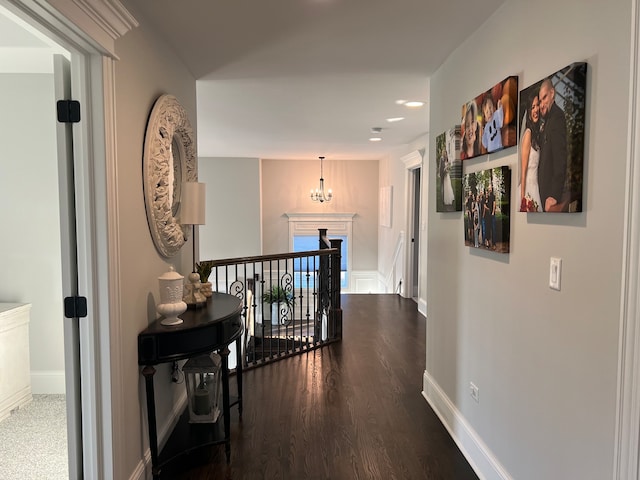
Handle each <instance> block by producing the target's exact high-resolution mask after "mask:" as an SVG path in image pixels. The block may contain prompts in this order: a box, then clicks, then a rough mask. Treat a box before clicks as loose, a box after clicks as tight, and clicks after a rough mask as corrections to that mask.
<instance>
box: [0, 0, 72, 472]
mask: <svg viewBox="0 0 640 480" xmlns="http://www.w3.org/2000/svg"><path fill="white" fill-rule="evenodd" d="M0 32H1V33H0V47H2V48H1V53H2V62H0V97H2V102H1V103H2V105H3V107H4V109H5V112H11V114H10V115H5V116H4V118H3V119H1V120H0V124H1V127H0V128H2V130H3V131H4V132H5V133H6V135H5V140H6V141H5V145H4V147H5V149H4V151H5V155H3V156H2V160H1V161H0V162H1V163H2V172H3V174H2V176H1V178H0V200H2V203H3V205H6V206H7V207H8V208H6V209H5V219H4V220H5V228H6V229H7V230H6V231H7V232H12V235H3V236H2V238H1V239H0V248H1V249H2V250H3V251H5V252H7V253H8V255H7V259H6V260H5V263H4V265H3V273H4V274H3V275H2V277H1V278H0V304H2V305H11V304H15V305H20V306H26V310H27V312H26V316H25V317H24V325H25V330H24V342H23V343H19V344H18V345H19V346H18V345H17V344H15V343H14V344H13V345H12V346H11V348H9V349H7V348H4V347H3V346H1V345H0V352H3V351H4V352H7V351H11V352H13V354H12V357H13V358H11V359H4V358H3V360H6V361H3V362H2V364H4V365H7V368H9V369H11V370H15V369H17V368H18V369H21V370H22V371H23V372H24V375H22V376H21V377H20V378H19V379H16V380H15V382H12V383H13V385H14V386H15V387H16V388H17V389H18V391H19V393H16V392H11V391H8V392H5V393H4V394H3V393H0V407H5V408H4V409H3V408H0V443H2V444H3V445H4V447H3V459H4V460H3V461H2V462H0V478H51V479H57V478H64V479H66V478H78V476H77V468H76V465H77V464H79V462H81V453H79V451H80V445H78V444H77V442H76V441H77V440H78V439H77V438H76V436H75V435H74V434H73V433H71V434H69V431H70V430H69V428H71V431H75V426H76V419H75V416H74V415H71V416H69V414H68V411H69V408H73V409H75V405H76V403H77V402H76V399H75V398H74V399H69V398H68V389H67V387H68V385H67V383H68V382H74V383H75V381H76V380H75V378H74V377H75V372H74V366H73V365H69V364H68V358H67V357H68V352H65V350H66V349H68V348H69V339H67V338H65V335H66V331H65V330H66V329H67V328H68V327H67V325H66V322H67V321H68V320H66V319H65V318H64V314H63V296H64V293H63V292H64V290H65V287H64V285H65V282H68V281H69V280H70V279H69V278H65V276H66V275H67V273H65V272H64V270H65V267H64V263H65V257H68V256H69V253H68V251H69V250H70V248H73V249H75V239H70V238H69V236H68V235H67V232H66V229H65V223H66V219H69V218H70V219H72V220H73V221H74V222H75V215H74V214H73V212H69V211H66V209H67V208H68V205H67V203H66V201H64V200H63V198H64V197H65V195H66V193H63V192H62V189H63V186H64V185H67V184H71V186H73V180H72V179H69V178H62V176H64V175H65V173H64V172H65V171H66V166H63V165H61V164H60V162H59V160H60V158H59V155H58V154H59V153H60V152H62V153H64V154H65V155H67V152H65V151H64V148H65V147H64V146H63V145H62V146H61V145H60V142H59V139H58V138H57V130H58V129H59V126H58V125H57V123H56V98H57V95H58V91H57V90H59V88H60V85H62V84H61V83H60V80H61V78H62V73H61V72H58V73H56V71H55V70H56V69H55V67H54V65H55V63H56V62H55V61H54V58H55V57H58V58H61V59H62V60H63V61H65V62H66V63H67V66H68V65H69V60H70V58H71V53H70V52H69V51H67V50H66V49H65V48H63V47H62V46H60V45H58V44H57V43H55V42H54V41H53V40H51V39H50V38H49V37H47V36H46V35H44V34H43V33H41V32H40V31H39V30H37V29H36V28H34V27H32V26H31V25H30V24H29V23H27V22H25V21H24V20H23V19H22V18H20V17H18V16H16V15H14V14H13V13H11V12H10V11H9V10H7V9H5V8H4V7H3V6H2V5H0ZM66 77H67V78H69V77H70V75H69V74H68V73H67V75H66ZM61 147H62V149H61ZM69 158H71V156H69ZM63 162H64V163H66V160H63ZM73 255H75V254H73ZM76 275H77V273H76ZM3 327H7V328H11V330H9V331H10V332H15V329H14V328H13V327H12V326H11V325H7V323H6V322H5V325H4V326H3V325H2V320H1V319H0V330H3V329H4V328H3ZM0 341H1V340H0ZM0 356H2V355H1V354H0ZM16 363H19V365H16ZM2 368H3V367H1V366H0V370H1V369H2ZM0 376H2V378H5V377H4V375H0ZM9 388H11V387H9ZM0 392H2V388H0ZM2 395H5V397H6V398H3V396H2ZM69 400H70V401H69ZM68 427H69V428H68ZM36 432H37V433H36ZM24 452H30V453H29V455H28V456H25V455H24Z"/></svg>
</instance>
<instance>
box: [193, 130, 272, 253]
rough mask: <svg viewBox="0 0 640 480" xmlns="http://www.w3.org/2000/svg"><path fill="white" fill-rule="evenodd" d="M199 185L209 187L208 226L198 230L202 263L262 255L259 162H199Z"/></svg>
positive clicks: (221, 160) (253, 160)
mask: <svg viewBox="0 0 640 480" xmlns="http://www.w3.org/2000/svg"><path fill="white" fill-rule="evenodd" d="M205 134H206V133H204V132H202V133H201V135H205ZM198 181H200V182H203V183H205V184H206V186H207V194H206V198H207V206H206V224H205V225H201V226H200V227H199V228H200V259H202V260H211V259H215V260H218V259H223V258H233V257H248V256H252V255H260V253H261V251H262V250H261V249H262V235H261V223H260V160H259V159H257V158H210V157H208V158H200V159H199V161H198Z"/></svg>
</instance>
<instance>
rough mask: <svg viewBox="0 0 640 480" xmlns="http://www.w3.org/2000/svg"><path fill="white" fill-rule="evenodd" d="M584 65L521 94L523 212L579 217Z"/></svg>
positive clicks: (568, 69) (582, 154) (583, 122)
mask: <svg viewBox="0 0 640 480" xmlns="http://www.w3.org/2000/svg"><path fill="white" fill-rule="evenodd" d="M586 88H587V64H586V63H573V64H571V65H569V66H568V67H565V68H563V69H562V70H559V71H557V72H556V73H554V74H552V75H550V76H549V77H546V78H543V79H542V80H540V81H539V82H536V83H534V84H533V85H531V86H530V87H528V88H526V89H524V90H522V91H521V92H520V102H519V103H520V110H519V111H520V113H519V117H520V127H519V136H520V147H519V152H518V153H519V156H518V168H519V178H518V188H519V193H518V200H519V203H520V205H519V209H520V211H521V212H581V211H582V180H583V171H584V130H585V97H586Z"/></svg>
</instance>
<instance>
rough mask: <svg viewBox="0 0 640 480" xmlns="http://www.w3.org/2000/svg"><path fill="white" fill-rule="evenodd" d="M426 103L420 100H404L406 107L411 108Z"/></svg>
mask: <svg viewBox="0 0 640 480" xmlns="http://www.w3.org/2000/svg"><path fill="white" fill-rule="evenodd" d="M423 105H424V102H420V101H417V100H412V101H410V102H404V106H405V107H409V108H418V107H421V106H423Z"/></svg>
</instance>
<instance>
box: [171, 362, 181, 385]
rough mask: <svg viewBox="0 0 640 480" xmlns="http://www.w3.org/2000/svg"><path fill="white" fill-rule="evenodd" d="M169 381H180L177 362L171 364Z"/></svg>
mask: <svg viewBox="0 0 640 480" xmlns="http://www.w3.org/2000/svg"><path fill="white" fill-rule="evenodd" d="M171 381H172V382H173V383H178V382H179V381H180V369H179V368H178V362H173V366H172V367H171Z"/></svg>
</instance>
